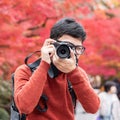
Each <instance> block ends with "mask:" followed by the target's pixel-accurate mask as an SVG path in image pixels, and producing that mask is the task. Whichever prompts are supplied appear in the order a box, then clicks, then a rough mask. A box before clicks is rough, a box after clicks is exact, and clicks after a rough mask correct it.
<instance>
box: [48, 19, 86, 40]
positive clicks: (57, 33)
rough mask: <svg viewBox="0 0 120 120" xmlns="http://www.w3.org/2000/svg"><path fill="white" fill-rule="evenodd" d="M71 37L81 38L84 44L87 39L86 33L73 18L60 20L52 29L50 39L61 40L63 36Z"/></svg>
mask: <svg viewBox="0 0 120 120" xmlns="http://www.w3.org/2000/svg"><path fill="white" fill-rule="evenodd" d="M65 34H66V35H70V36H72V37H74V38H79V39H80V40H82V42H83V41H84V40H85V38H86V32H85V30H84V28H83V27H82V25H81V24H79V23H77V22H76V21H75V20H74V19H73V18H63V19H61V20H59V21H58V22H57V23H56V24H55V25H54V26H53V27H52V28H51V33H50V38H52V39H55V40H57V39H59V38H60V37H62V36H63V35H65Z"/></svg>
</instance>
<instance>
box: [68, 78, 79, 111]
mask: <svg viewBox="0 0 120 120" xmlns="http://www.w3.org/2000/svg"><path fill="white" fill-rule="evenodd" d="M67 82H68V89H69V92H70V95H71V97H72V102H73V106H74V109H75V107H76V100H77V96H76V94H75V91H74V89H73V87H72V84H71V82H70V81H69V80H67Z"/></svg>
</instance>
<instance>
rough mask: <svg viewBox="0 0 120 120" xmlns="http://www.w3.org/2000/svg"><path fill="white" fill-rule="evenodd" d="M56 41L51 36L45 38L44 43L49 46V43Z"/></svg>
mask: <svg viewBox="0 0 120 120" xmlns="http://www.w3.org/2000/svg"><path fill="white" fill-rule="evenodd" d="M54 42H55V40H53V39H50V38H49V39H46V40H45V42H44V45H45V46H47V45H50V44H53V43H54Z"/></svg>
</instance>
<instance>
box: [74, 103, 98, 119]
mask: <svg viewBox="0 0 120 120" xmlns="http://www.w3.org/2000/svg"><path fill="white" fill-rule="evenodd" d="M96 116H97V114H88V113H86V112H85V111H84V109H83V108H82V106H81V104H80V103H77V107H76V115H75V120H96Z"/></svg>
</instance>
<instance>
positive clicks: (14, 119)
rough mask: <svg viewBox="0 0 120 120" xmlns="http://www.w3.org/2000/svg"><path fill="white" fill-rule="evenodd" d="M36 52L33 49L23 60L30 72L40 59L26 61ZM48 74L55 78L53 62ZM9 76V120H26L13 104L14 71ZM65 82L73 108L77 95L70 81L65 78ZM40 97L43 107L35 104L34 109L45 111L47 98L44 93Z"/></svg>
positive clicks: (24, 115) (55, 72) (55, 70)
mask: <svg viewBox="0 0 120 120" xmlns="http://www.w3.org/2000/svg"><path fill="white" fill-rule="evenodd" d="M36 52H39V51H35V52H34V53H31V54H30V55H28V56H27V57H26V58H25V61H24V62H25V64H26V65H27V66H28V67H29V68H30V70H31V71H32V72H34V70H35V69H36V68H37V66H38V65H39V64H40V61H41V59H38V60H36V61H35V62H33V63H31V64H28V63H27V61H28V59H29V58H30V57H31V56H32V55H33V54H35V53H36ZM48 74H49V76H50V77H51V78H55V77H56V76H57V75H58V74H59V71H58V69H57V68H56V67H55V66H54V65H53V64H51V65H50V69H49V70H48ZM11 78H12V102H11V106H10V111H11V114H10V120H26V116H27V115H26V114H24V113H22V114H20V113H19V111H18V109H17V106H16V104H15V101H14V73H13V74H12V77H11ZM67 83H68V89H69V92H70V95H71V98H72V102H73V106H74V109H75V107H76V99H77V97H76V95H75V92H74V90H73V88H72V84H71V82H70V81H69V80H67ZM40 99H42V101H43V105H44V107H43V106H42V107H41V106H40V105H37V106H36V108H35V109H37V110H38V111H39V112H46V111H47V109H48V106H47V100H48V98H47V96H46V95H44V94H42V96H41V97H40Z"/></svg>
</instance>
